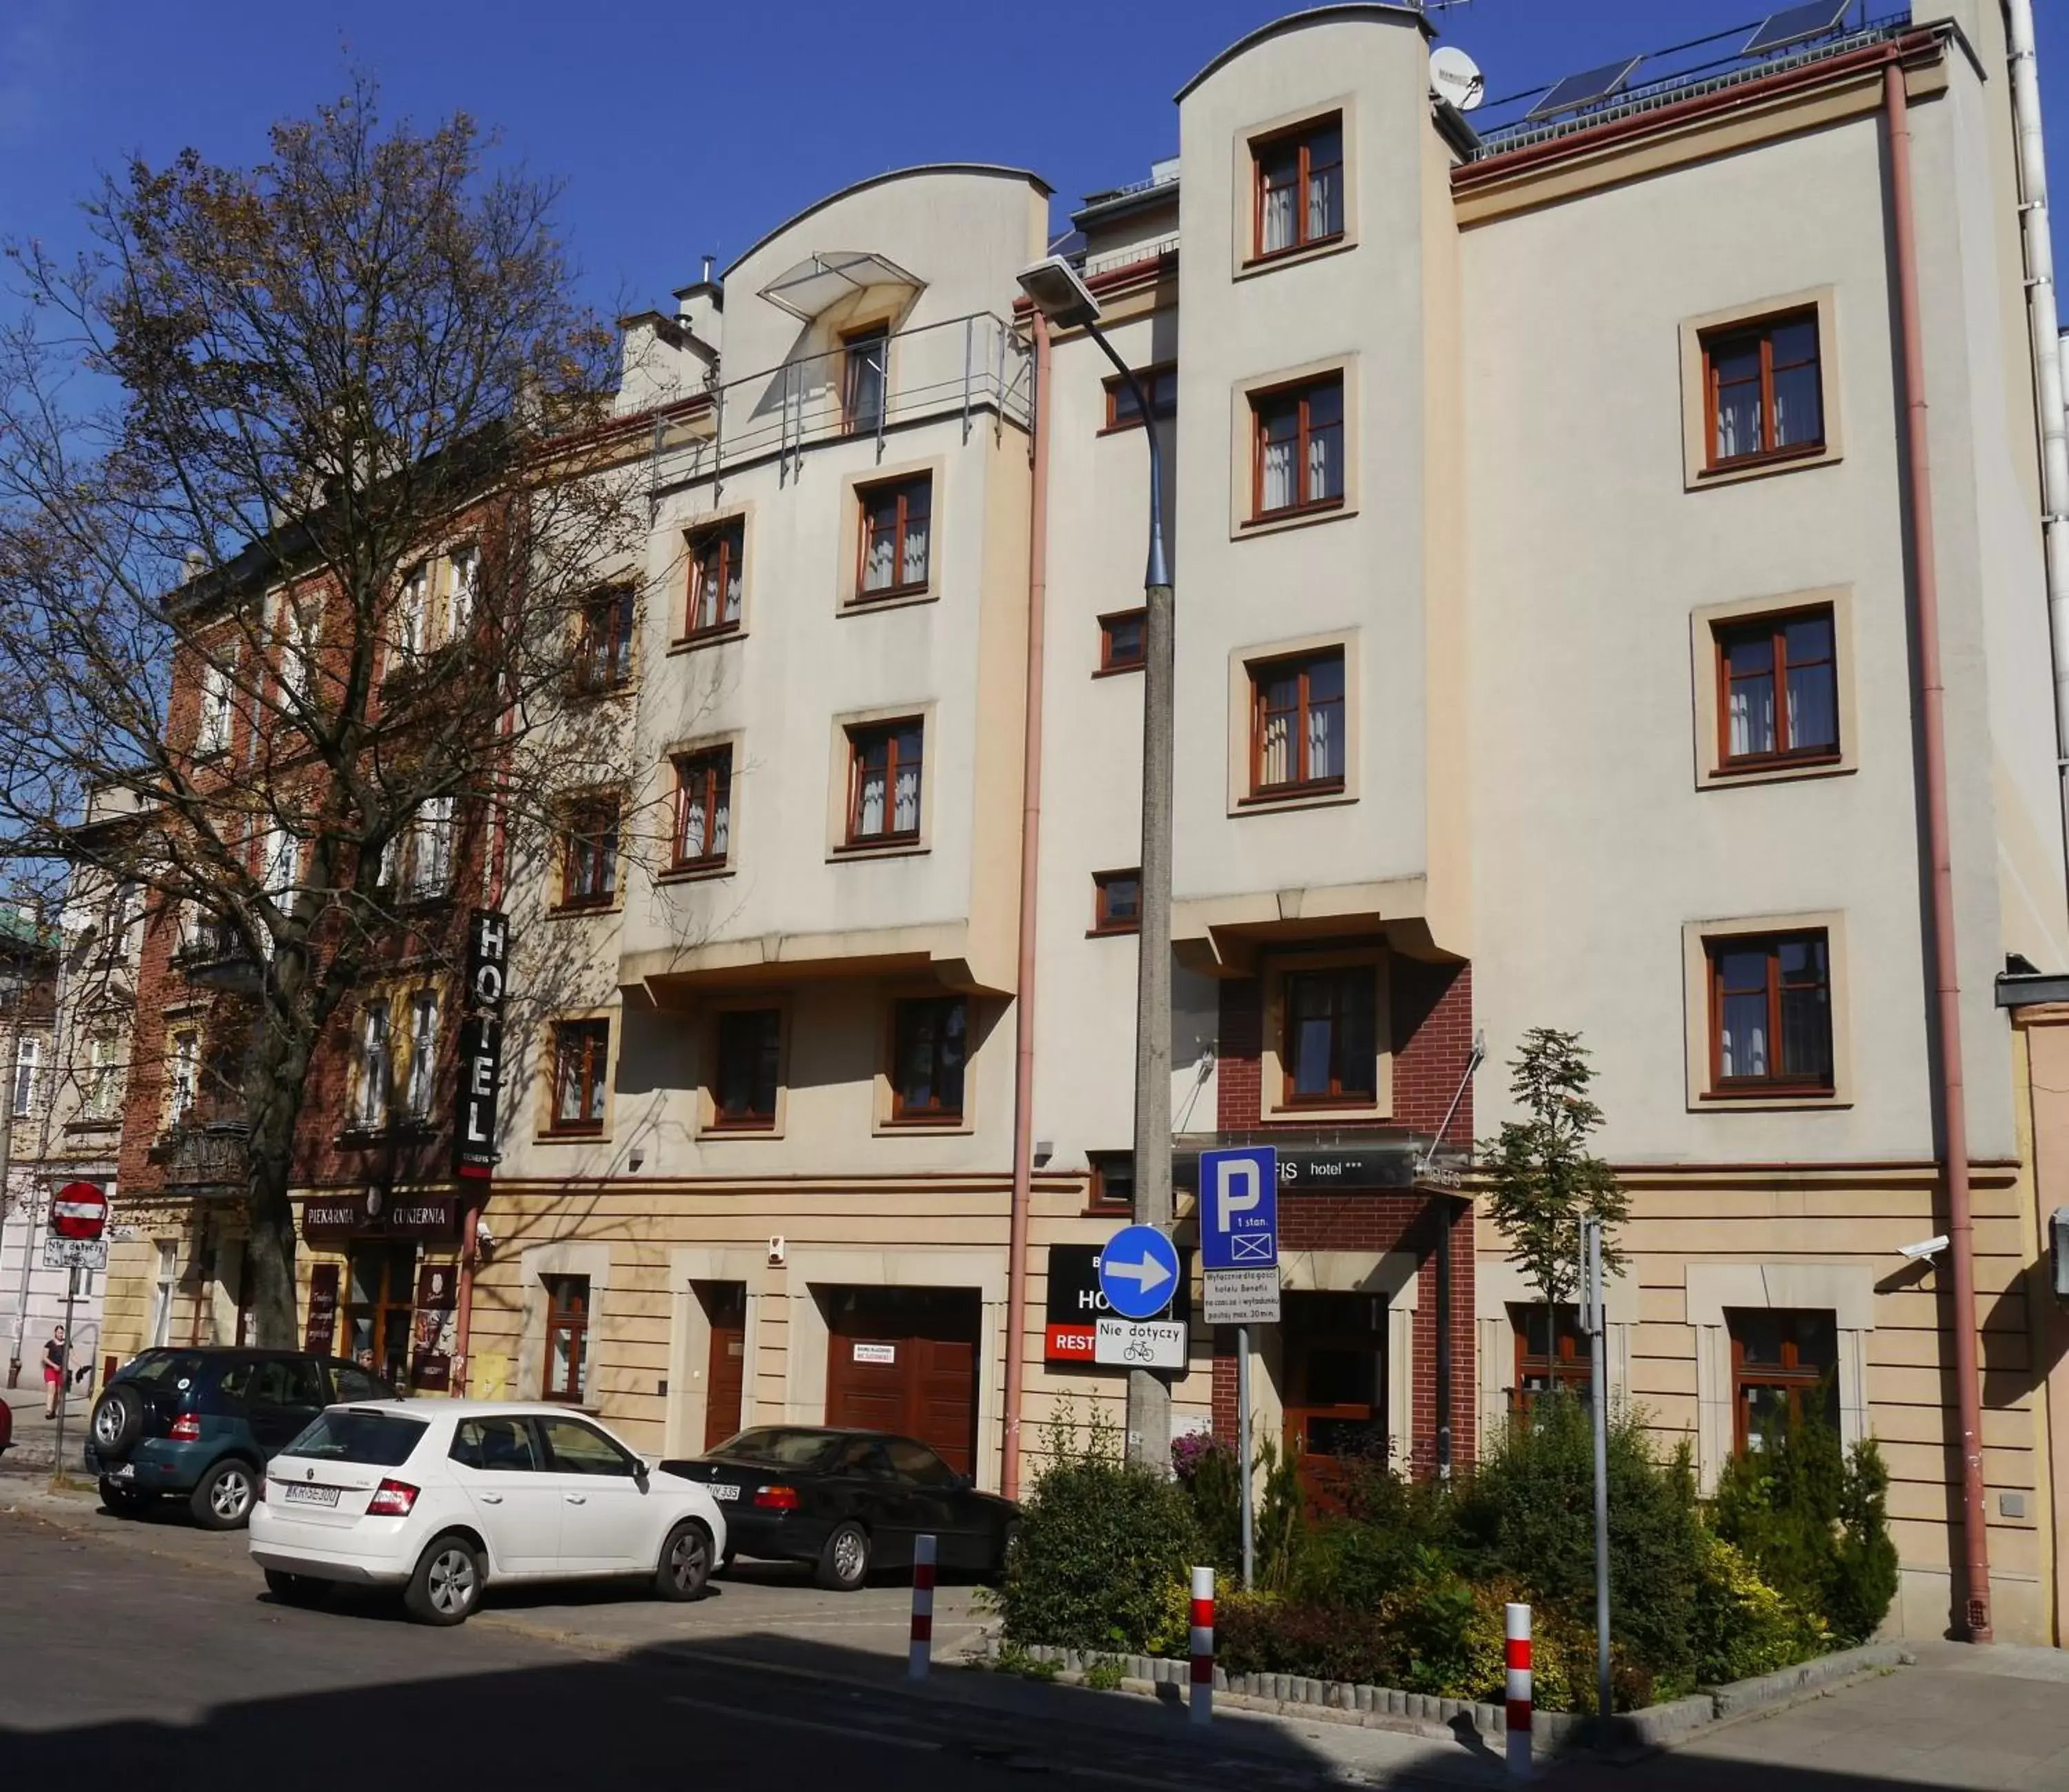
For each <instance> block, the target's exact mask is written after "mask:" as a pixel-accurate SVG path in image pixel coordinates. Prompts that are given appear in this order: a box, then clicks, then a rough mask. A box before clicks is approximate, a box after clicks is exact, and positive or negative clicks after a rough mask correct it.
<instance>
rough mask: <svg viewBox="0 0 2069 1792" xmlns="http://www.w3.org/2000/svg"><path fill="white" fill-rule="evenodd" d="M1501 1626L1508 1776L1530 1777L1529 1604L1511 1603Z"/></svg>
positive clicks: (1523, 1778) (1515, 1777)
mask: <svg viewBox="0 0 2069 1792" xmlns="http://www.w3.org/2000/svg"><path fill="white" fill-rule="evenodd" d="M1506 1616H1507V1619H1508V1623H1507V1624H1506V1625H1505V1626H1504V1630H1505V1631H1506V1634H1507V1636H1508V1688H1507V1691H1508V1712H1507V1717H1506V1720H1505V1727H1506V1729H1507V1730H1508V1735H1507V1737H1506V1738H1505V1741H1506V1743H1507V1748H1508V1774H1509V1778H1511V1779H1520V1780H1527V1779H1528V1778H1530V1768H1531V1762H1530V1722H1531V1714H1532V1698H1531V1688H1530V1607H1529V1606H1516V1605H1512V1606H1509V1607H1508V1610H1507V1613H1506Z"/></svg>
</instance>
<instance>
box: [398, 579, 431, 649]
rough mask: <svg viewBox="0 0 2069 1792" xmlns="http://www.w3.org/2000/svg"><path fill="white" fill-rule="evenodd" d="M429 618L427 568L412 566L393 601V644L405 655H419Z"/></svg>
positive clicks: (428, 626)
mask: <svg viewBox="0 0 2069 1792" xmlns="http://www.w3.org/2000/svg"><path fill="white" fill-rule="evenodd" d="M430 627H431V567H430V566H429V565H421V566H415V567H412V568H411V569H410V571H409V572H407V573H406V574H404V575H403V578H402V590H401V591H400V592H399V593H398V594H397V596H396V598H395V645H396V647H397V648H398V650H399V651H401V652H402V654H403V655H406V656H407V655H414V654H419V653H422V651H424V648H425V647H426V644H427V640H426V638H427V635H428V634H429V631H430Z"/></svg>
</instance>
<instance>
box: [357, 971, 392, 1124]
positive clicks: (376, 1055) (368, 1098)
mask: <svg viewBox="0 0 2069 1792" xmlns="http://www.w3.org/2000/svg"><path fill="white" fill-rule="evenodd" d="M353 1120H354V1121H357V1123H358V1124H359V1125H361V1126H363V1127H365V1128H366V1129H368V1130H369V1131H373V1130H375V1129H378V1128H380V1127H383V1126H386V1125H387V1124H388V1004H387V1002H385V1001H382V1000H378V999H377V1000H375V1001H372V1002H368V1003H367V1004H366V1005H365V1006H364V1007H363V1008H361V1010H360V1011H359V1102H358V1106H357V1109H356V1110H355V1111H354V1112H353Z"/></svg>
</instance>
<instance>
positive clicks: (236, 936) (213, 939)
mask: <svg viewBox="0 0 2069 1792" xmlns="http://www.w3.org/2000/svg"><path fill="white" fill-rule="evenodd" d="M173 969H176V970H178V971H179V972H180V973H181V974H182V975H184V976H185V977H186V980H187V981H188V982H190V983H194V984H198V985H200V986H203V987H206V988H209V989H220V990H251V989H255V988H257V987H258V984H259V962H258V960H257V959H255V957H253V956H252V953H251V947H250V946H249V945H247V944H246V943H245V941H244V937H243V935H242V934H240V933H239V932H238V931H237V929H235V928H234V927H232V926H231V925H230V924H229V923H228V922H227V921H222V920H202V921H197V922H194V923H192V924H190V925H189V926H188V927H187V928H186V930H185V931H184V932H183V933H182V935H181V937H180V941H179V944H178V945H177V946H175V947H174V948H173Z"/></svg>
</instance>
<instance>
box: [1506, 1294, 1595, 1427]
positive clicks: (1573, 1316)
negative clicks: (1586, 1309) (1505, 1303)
mask: <svg viewBox="0 0 2069 1792" xmlns="http://www.w3.org/2000/svg"><path fill="white" fill-rule="evenodd" d="M1508 1321H1509V1325H1510V1326H1511V1327H1512V1329H1513V1330H1514V1332H1515V1334H1516V1390H1515V1394H1514V1395H1513V1397H1512V1399H1511V1400H1510V1402H1509V1410H1511V1411H1512V1412H1518V1413H1527V1412H1528V1411H1529V1410H1530V1408H1531V1406H1532V1402H1534V1401H1535V1400H1536V1398H1537V1397H1538V1396H1539V1395H1540V1394H1549V1393H1550V1392H1552V1390H1553V1389H1555V1388H1556V1389H1558V1390H1561V1392H1564V1393H1569V1394H1578V1395H1580V1396H1581V1398H1586V1396H1587V1393H1588V1388H1589V1383H1590V1382H1592V1381H1593V1379H1594V1376H1593V1374H1592V1373H1591V1371H1590V1365H1589V1354H1588V1344H1587V1340H1586V1339H1585V1338H1584V1337H1581V1314H1580V1309H1579V1308H1577V1307H1567V1306H1562V1307H1561V1308H1559V1309H1558V1310H1557V1312H1556V1313H1555V1312H1553V1309H1552V1308H1549V1307H1547V1306H1545V1305H1542V1304H1532V1305H1528V1306H1516V1307H1511V1308H1509V1309H1508Z"/></svg>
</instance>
